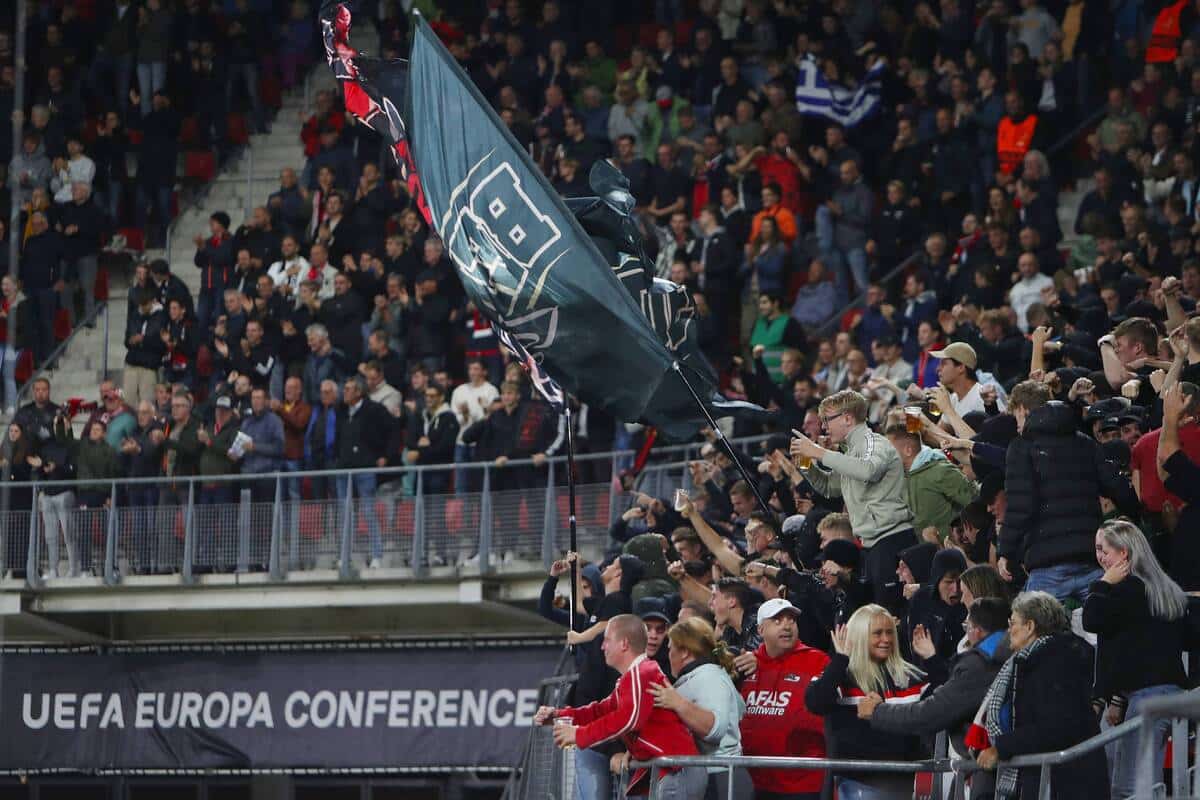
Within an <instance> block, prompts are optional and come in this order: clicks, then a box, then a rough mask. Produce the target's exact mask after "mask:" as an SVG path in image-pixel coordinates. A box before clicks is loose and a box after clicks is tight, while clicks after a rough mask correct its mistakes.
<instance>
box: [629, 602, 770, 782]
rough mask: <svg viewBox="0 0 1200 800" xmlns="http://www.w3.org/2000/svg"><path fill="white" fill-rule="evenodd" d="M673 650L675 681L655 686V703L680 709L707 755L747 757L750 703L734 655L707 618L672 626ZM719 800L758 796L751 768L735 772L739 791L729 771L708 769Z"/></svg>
mask: <svg viewBox="0 0 1200 800" xmlns="http://www.w3.org/2000/svg"><path fill="white" fill-rule="evenodd" d="M667 642H668V644H667V654H668V657H669V659H670V666H671V672H672V673H673V674H674V675H676V679H675V685H674V686H673V687H672V686H669V685H667V684H662V685H659V686H652V687H651V688H650V693H651V694H653V695H654V705H656V706H658V707H659V708H666V709H669V710H671V711H674V712H675V713H676V714H678V715H679V718H680V719H682V720H683V724H684V725H686V726H687V727H688V730H690V731H691V732H692V736H694V737H695V739H696V747H697V748H698V749H699V750H700V755H704V756H740V755H742V732H741V728H740V727H739V723H740V722H741V720H742V717H743V716H744V715H745V713H746V703H745V701H744V700H743V699H742V696H741V695H740V694H738V689H737V687H736V686H735V685H734V681H735V680H737V679H738V678H739V675H738V671H737V666H736V665H735V664H734V663H733V654H732V653H730V652H729V650H727V649H726V648H725V646H724V644H723V643H721V642H718V641H717V636H716V633H714V632H713V628H712V626H711V625H709V624H708V622H706V621H705V620H702V619H699V618H696V617H692V618H691V619H686V620H683V621H681V622H677V623H675V624H674V625H672V626H671V628H670V630H669V631H668V632H667ZM705 797H712V798H716V800H747V799H748V798H753V797H754V784H753V783H751V781H750V773H749V772H748V771H747V770H746V768H745V767H738V768H737V769H735V770H734V780H733V792H732V793H730V792H729V780H728V775H727V773H726V770H724V769H722V768H720V767H709V769H708V793H707V794H706V795H705Z"/></svg>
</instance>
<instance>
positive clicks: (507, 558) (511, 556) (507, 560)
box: [501, 550, 517, 564]
mask: <svg viewBox="0 0 1200 800" xmlns="http://www.w3.org/2000/svg"><path fill="white" fill-rule="evenodd" d="M516 560H517V554H516V553H515V552H513V551H512V550H505V551H504V558H503V559H502V560H501V563H502V564H511V563H513V562H514V561H516Z"/></svg>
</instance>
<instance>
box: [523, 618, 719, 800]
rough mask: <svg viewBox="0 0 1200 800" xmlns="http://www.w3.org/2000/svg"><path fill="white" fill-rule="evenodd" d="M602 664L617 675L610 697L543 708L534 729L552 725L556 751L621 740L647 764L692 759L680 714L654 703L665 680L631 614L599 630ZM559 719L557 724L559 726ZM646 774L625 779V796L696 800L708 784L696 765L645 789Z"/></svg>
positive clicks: (660, 773)
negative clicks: (649, 656)
mask: <svg viewBox="0 0 1200 800" xmlns="http://www.w3.org/2000/svg"><path fill="white" fill-rule="evenodd" d="M604 660H605V662H606V663H607V664H608V665H609V666H610V667H612V668H613V669H615V670H616V671H617V672H619V673H621V677H620V679H618V680H617V685H616V688H615V689H613V692H612V694H610V695H609V696H608V697H606V698H604V699H603V700H598V701H596V702H594V703H589V704H588V705H586V706H578V707H571V706H566V707H563V708H553V707H551V706H542V707H541V708H539V709H538V711H537V714H535V715H534V718H533V722H534V724H535V725H546V724H549V723H551V722H553V723H554V742H555V744H557V745H558V746H559V747H564V748H565V747H579V748H581V749H586V748H591V747H594V746H596V745H599V744H604V743H605V742H609V741H612V740H614V739H621V740H622V741H623V742H624V743H625V746H626V748H627V749H628V753H629V759H630V760H633V761H650V760H651V759H654V758H658V757H659V756H694V755H697V754H698V752H697V750H696V742H695V741H694V740H693V739H692V734H691V732H690V731H689V730H688V729H687V726H685V725H684V723H683V721H682V720H681V719H680V718H679V715H678V714H676V713H675V712H674V711H671V710H669V709H665V708H658V707H656V706H655V705H654V697H653V696H652V695H651V690H652V688H653V687H654V686H656V685H664V684H666V682H667V679H666V677H665V676H664V675H663V674H662V670H661V669H659V667H658V664H656V663H654V662H653V661H651V660H649V659H647V658H646V626H645V625H644V624H643V623H642V621H641V620H640V619H638V618H637V617H635V616H633V615H632V614H621V615H618V616H616V617H613V618H612V619H611V620H609V621H608V625H607V626H606V628H605V631H604ZM559 720H562V722H559ZM649 772H650V771H649V770H648V769H646V768H644V767H643V768H639V769H637V770H635V771H634V773H633V774H632V775H631V776H630V779H629V788H628V790H627V793H628V794H641V793H643V792H644V791H645V790H646V789H647V788H649V789H650V791H651V792H652V794H653V796H655V797H662V798H678V799H679V800H700V798H702V797H704V792H705V788H706V787H707V785H708V773H706V772H705V771H704V769H703V768H701V767H682V768H681V767H665V768H662V769H659V770H657V777H658V780H657V782H656V784H655V785H654V786H650V785H649V782H648V779H649V777H650V775H649Z"/></svg>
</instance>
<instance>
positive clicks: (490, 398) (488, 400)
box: [450, 381, 500, 444]
mask: <svg viewBox="0 0 1200 800" xmlns="http://www.w3.org/2000/svg"><path fill="white" fill-rule="evenodd" d="M499 397H500V392H499V391H498V390H497V389H496V387H495V386H493V385H492V384H490V383H488V382H487V381H484V382H483V383H482V384H480V385H479V386H472V385H471V384H470V383H463V384H460V385H459V386H456V387H455V388H454V391H453V392H452V393H451V395H450V408H451V409H453V410H454V416H455V417H456V418H457V419H458V438H457V439H456V440H455V441H456V443H458V444H462V443H463V438H462V435H463V431H465V430H466V429H467V428H469V427H470V426H471V425H474V424H475V423H476V422H478V421H479V420H481V419H483V418H484V417H486V416H487V410H488V406H490V405H491V404H492V403H493V402H495V401H496V400H497V399H498V398H499ZM463 403H466V404H467V414H466V416H463V413H462V410H461V409H460V408H459V406H461V405H462V404H463Z"/></svg>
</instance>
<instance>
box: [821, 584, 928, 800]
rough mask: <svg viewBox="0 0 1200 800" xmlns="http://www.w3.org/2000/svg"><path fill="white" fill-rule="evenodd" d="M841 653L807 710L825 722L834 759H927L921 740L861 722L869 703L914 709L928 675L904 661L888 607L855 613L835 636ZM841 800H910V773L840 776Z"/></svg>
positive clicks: (843, 773)
mask: <svg viewBox="0 0 1200 800" xmlns="http://www.w3.org/2000/svg"><path fill="white" fill-rule="evenodd" d="M833 647H834V650H836V651H837V652H836V653H835V654H834V656H833V658H832V659H830V662H829V666H828V667H826V668H825V672H824V673H823V674H822V675H821V677H819V678H817V679H816V680H814V681H813V682H812V683H811V684H809V687H808V690H807V691H806V692H805V695H804V699H805V702H806V703H807V704H808V709H809V711H811V712H812V713H814V714H817V715H819V716H822V717H825V722H826V726H825V730H826V747H827V749H828V751H829V757H830V758H847V759H870V760H885V761H911V760H913V759H917V758H920V757H922V756H923V755H924V754H923V752H922V748H921V743H920V740H919V739H917V737H915V736H900V735H896V734H891V733H884V732H882V731H878V730H875V729H873V728H872V727H871V724H870V723H869V722H868V721H866V720H861V719H859V718H858V711H857V709H856V706H857V705H858V703H859V702H860V701H861V700H863V698H866V697H874V698H877V699H879V700H881V701H882V702H884V703H911V702H916V701H917V700H919V699H920V697H921V694H922V692H923V691H924V689H925V686H926V684H925V673H923V672H922V671H921V670H920V669H918V668H917V667H916V666H914V665H912V664H910V663H908V662H907V661H905V660H904V657H903V656H902V655H901V654H900V640H899V636H898V635H897V633H896V620H895V618H893V617H892V615H891V614H889V613H888V611H887V609H885V608H884V607H883V606H879V605H875V604H871V605H866V606H863V607H862V608H860V609H858V610H857V611H855V612H854V613H853V614H852V615H851V616H850V620H849V621H848V622H847V623H846V624H845V625H839V626H838V627H837V630H836V631H834V635H833ZM835 779H836V782H837V787H838V797H840V798H842V800H891V798H909V797H911V796H912V791H913V776H912V774H911V773H879V772H874V773H862V772H851V771H839V772H837V773H836V774H835Z"/></svg>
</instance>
